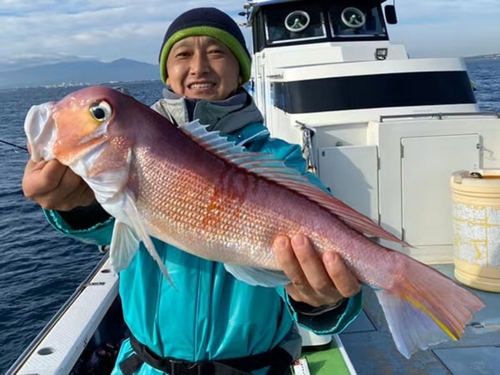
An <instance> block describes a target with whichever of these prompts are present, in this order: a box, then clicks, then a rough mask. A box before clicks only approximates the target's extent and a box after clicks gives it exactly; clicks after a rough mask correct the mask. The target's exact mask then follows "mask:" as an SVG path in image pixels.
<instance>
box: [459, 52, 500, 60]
mask: <svg viewBox="0 0 500 375" xmlns="http://www.w3.org/2000/svg"><path fill="white" fill-rule="evenodd" d="M465 59H466V60H500V53H493V54H490V55H478V56H469V57H466V58H465Z"/></svg>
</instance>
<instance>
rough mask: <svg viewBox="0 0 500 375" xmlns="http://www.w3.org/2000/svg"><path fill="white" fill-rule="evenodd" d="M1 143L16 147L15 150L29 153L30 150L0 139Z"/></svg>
mask: <svg viewBox="0 0 500 375" xmlns="http://www.w3.org/2000/svg"><path fill="white" fill-rule="evenodd" d="M0 143H4V144H6V145H8V146H11V147H15V148H18V149H20V150H23V151H26V152H28V149H27V148H26V147H23V146H19V145H16V144H14V143H10V142H7V141H4V140H3V139H0Z"/></svg>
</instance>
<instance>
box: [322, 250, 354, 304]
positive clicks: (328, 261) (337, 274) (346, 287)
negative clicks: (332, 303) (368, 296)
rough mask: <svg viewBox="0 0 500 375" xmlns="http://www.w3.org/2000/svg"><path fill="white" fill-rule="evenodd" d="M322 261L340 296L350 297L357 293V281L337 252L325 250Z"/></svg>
mask: <svg viewBox="0 0 500 375" xmlns="http://www.w3.org/2000/svg"><path fill="white" fill-rule="evenodd" d="M323 262H324V264H325V267H326V272H328V275H329V276H330V279H331V280H332V281H333V282H334V283H335V287H336V288H337V290H338V291H339V293H340V294H341V295H342V296H344V297H352V296H355V295H356V294H358V293H359V291H360V289H361V285H360V283H359V281H358V280H357V279H356V277H355V276H354V275H353V274H352V272H351V271H349V269H348V268H347V266H346V265H345V263H344V262H343V261H342V259H341V258H340V257H339V256H338V255H337V254H335V253H334V252H333V251H326V252H325V253H324V254H323Z"/></svg>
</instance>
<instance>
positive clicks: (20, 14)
mask: <svg viewBox="0 0 500 375" xmlns="http://www.w3.org/2000/svg"><path fill="white" fill-rule="evenodd" d="M244 3H245V1H244V0H241V1H234V0H219V1H205V0H204V1H201V0H168V1H165V0H140V1H137V0H107V1H102V0H86V1H83V0H68V1H64V2H63V1H60V0H0V25H1V33H0V62H1V61H2V60H4V61H6V60H10V61H12V60H15V59H21V58H26V57H27V56H33V55H37V56H40V57H41V58H42V57H44V56H45V57H47V56H49V57H50V56H59V57H60V56H91V57H94V58H96V59H100V60H104V61H110V60H114V59H118V58H121V57H125V58H131V59H135V60H139V61H146V62H150V63H156V62H157V58H158V50H159V47H160V45H161V42H162V40H163V35H164V33H165V30H166V29H167V27H168V26H169V25H170V23H171V22H172V20H173V19H174V18H175V17H176V16H178V15H179V14H180V13H182V12H184V11H186V10H188V9H191V8H193V7H199V6H215V7H217V8H219V9H222V10H223V11H226V12H228V13H229V14H231V15H232V16H233V17H234V18H235V19H237V20H239V21H243V18H241V17H238V16H237V13H238V12H239V11H241V10H242V9H243V4H244ZM388 3H390V2H388ZM396 8H397V13H398V18H399V24H398V25H396V26H391V27H390V29H389V31H390V35H391V37H392V39H393V41H394V42H396V43H404V44H405V45H406V46H407V49H408V51H409V52H410V53H411V54H412V55H416V56H420V55H421V56H441V55H447V56H448V55H449V56H464V55H472V54H481V53H493V52H500V45H499V46H498V47H495V46H494V45H493V43H492V41H495V40H499V39H500V23H499V22H498V21H497V20H498V18H499V17H500V0H474V1H470V0H467V1H466V0H433V1H425V2H423V1H421V0H404V1H397V2H396ZM244 34H245V37H246V38H247V41H248V42H249V43H248V44H249V45H250V32H249V30H248V29H246V30H244ZM497 45H498V43H497ZM495 48H497V50H496V51H495V50H494V49H495Z"/></svg>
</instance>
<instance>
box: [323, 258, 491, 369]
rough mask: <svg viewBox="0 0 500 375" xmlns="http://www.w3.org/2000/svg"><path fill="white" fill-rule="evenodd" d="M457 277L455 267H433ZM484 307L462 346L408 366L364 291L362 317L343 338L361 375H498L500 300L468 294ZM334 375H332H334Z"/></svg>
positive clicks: (446, 346)
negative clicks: (480, 301)
mask: <svg viewBox="0 0 500 375" xmlns="http://www.w3.org/2000/svg"><path fill="white" fill-rule="evenodd" d="M434 267H435V268H436V269H438V270H439V271H441V272H443V273H444V274H446V275H448V276H450V277H452V278H454V277H453V265H452V264H446V265H438V266H434ZM470 290H472V291H473V292H474V293H476V294H477V295H479V297H480V298H481V299H482V300H483V301H484V302H485V303H486V308H484V309H483V310H481V311H479V312H478V313H477V314H476V315H475V317H474V319H473V320H472V322H471V324H470V325H469V326H467V328H466V331H465V334H464V335H463V337H462V339H461V340H460V341H459V342H454V341H449V342H446V343H443V344H441V345H438V346H435V347H433V348H432V349H429V350H425V351H422V350H421V351H419V352H417V353H415V354H414V355H413V356H412V357H411V360H407V359H406V358H405V357H403V356H402V355H401V354H400V353H399V352H398V351H397V349H396V347H395V345H394V343H393V341H392V338H391V335H390V332H389V329H388V327H387V324H386V322H385V318H384V316H383V312H382V309H381V307H380V305H379V303H378V300H377V297H376V296H375V293H373V291H371V290H369V289H368V288H366V289H365V307H364V311H363V313H362V314H361V315H360V316H359V318H358V319H356V321H355V322H353V323H352V324H351V325H350V326H349V327H348V328H347V329H346V330H345V331H344V332H343V333H342V334H341V335H340V338H341V340H342V342H343V344H344V346H345V349H346V350H347V353H348V355H349V357H350V359H351V361H352V363H353V365H354V368H355V369H356V371H357V373H358V374H360V375H365V374H366V375H378V374H381V375H390V374H397V375H399V374H412V375H420V374H422V375H424V374H425V375H428V374H431V375H441V374H453V375H473V374H474V375H476V374H481V375H490V374H491V375H498V374H500V294H497V293H488V292H483V291H478V290H475V289H470ZM331 375H334V374H331Z"/></svg>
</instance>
